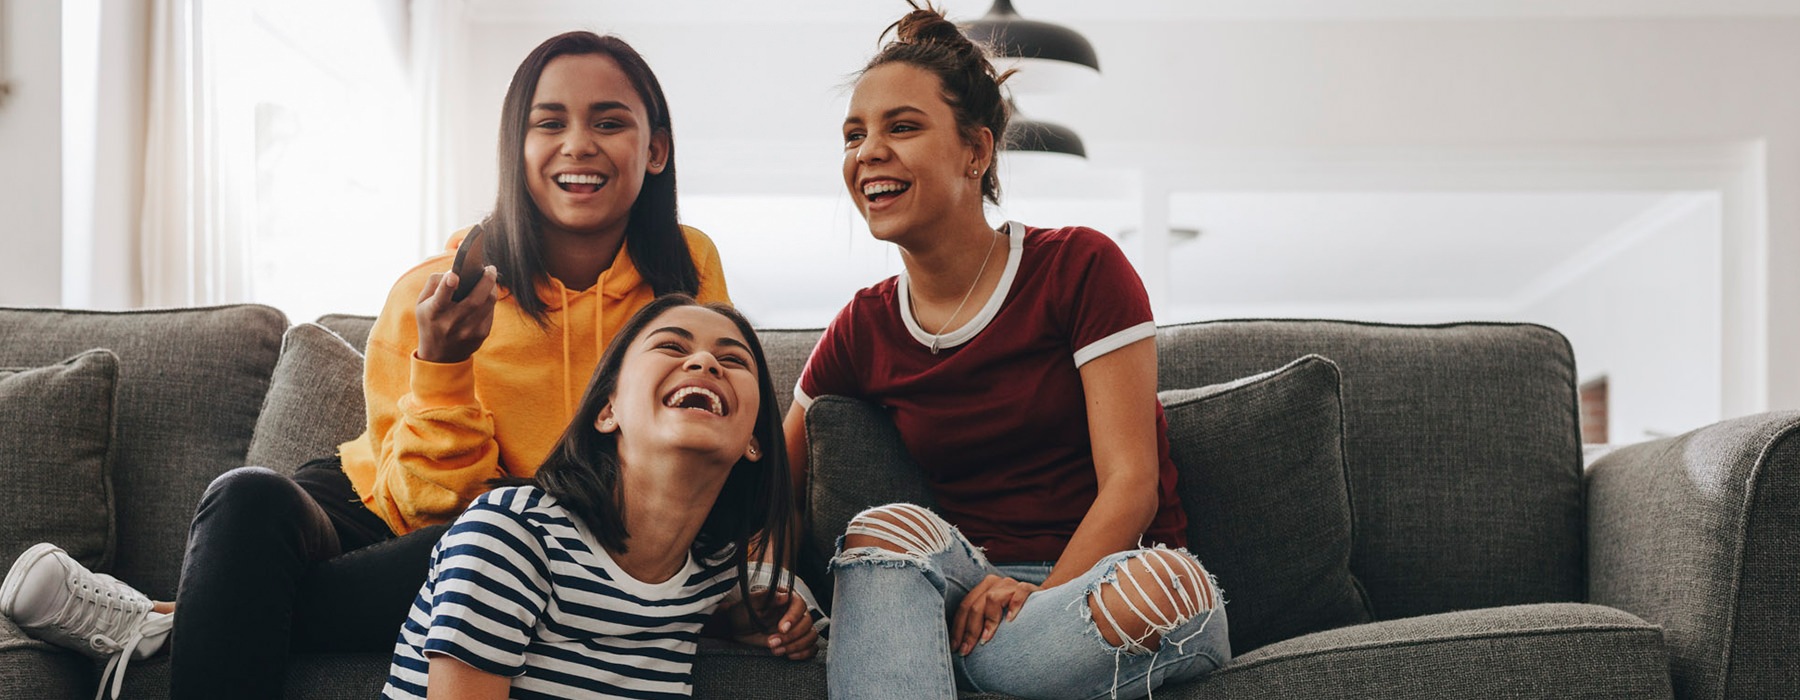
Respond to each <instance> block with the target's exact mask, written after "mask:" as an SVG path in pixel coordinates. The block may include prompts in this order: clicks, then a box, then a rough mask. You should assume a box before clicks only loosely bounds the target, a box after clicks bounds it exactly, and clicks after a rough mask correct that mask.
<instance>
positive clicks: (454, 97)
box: [410, 0, 472, 255]
mask: <svg viewBox="0 0 1800 700" xmlns="http://www.w3.org/2000/svg"><path fill="white" fill-rule="evenodd" d="M410 10H411V16H412V26H411V37H410V38H411V47H412V51H411V64H412V65H411V66H410V69H411V70H410V76H411V80H412V94H413V100H414V104H415V106H416V108H417V117H418V120H419V121H418V125H419V131H418V133H419V135H420V139H421V143H420V144H419V146H420V149H419V177H418V183H419V188H420V189H419V202H420V207H421V210H420V212H419V214H420V216H419V230H418V240H419V253H420V254H421V255H432V254H435V253H439V252H442V251H443V249H444V241H445V238H446V237H447V236H448V235H449V234H450V232H451V231H452V230H454V229H456V228H458V227H461V226H467V225H468V224H470V223H472V222H470V221H468V220H467V219H468V217H467V216H466V215H464V214H463V213H461V212H460V211H459V208H458V207H457V199H458V198H457V182H458V180H457V176H458V174H459V173H460V172H461V164H460V163H459V162H458V158H457V157H456V154H457V153H459V152H460V151H459V150H458V149H457V148H455V147H454V146H455V144H453V143H452V141H451V139H452V138H453V137H454V135H455V134H457V133H458V129H457V126H458V124H457V121H458V120H457V119H456V115H457V114H459V113H460V112H459V111H458V109H459V107H460V102H461V96H462V93H463V92H464V91H463V90H462V89H461V83H459V82H457V81H458V80H463V79H466V76H467V75H468V58H467V56H468V54H469V48H470V41H469V7H468V3H467V2H466V0H412V3H411V6H410Z"/></svg>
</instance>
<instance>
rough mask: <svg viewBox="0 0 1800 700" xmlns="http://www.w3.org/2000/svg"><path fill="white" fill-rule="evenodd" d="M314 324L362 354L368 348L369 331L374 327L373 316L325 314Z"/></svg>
mask: <svg viewBox="0 0 1800 700" xmlns="http://www.w3.org/2000/svg"><path fill="white" fill-rule="evenodd" d="M315 323H317V324H319V325H321V326H324V327H325V328H326V329H327V330H330V331H331V332H333V333H336V334H338V337H340V338H343V339H344V342H346V343H349V344H350V347H353V348H356V351H357V352H363V351H364V350H365V349H366V348H368V347H369V329H372V328H374V327H375V317H374V316H358V315H355V314H325V315H324V316H320V317H319V320H318V321H315Z"/></svg>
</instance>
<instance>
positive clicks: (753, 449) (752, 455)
mask: <svg viewBox="0 0 1800 700" xmlns="http://www.w3.org/2000/svg"><path fill="white" fill-rule="evenodd" d="M756 455H757V452H756V448H754V447H752V448H750V456H751V457H755V456H756Z"/></svg>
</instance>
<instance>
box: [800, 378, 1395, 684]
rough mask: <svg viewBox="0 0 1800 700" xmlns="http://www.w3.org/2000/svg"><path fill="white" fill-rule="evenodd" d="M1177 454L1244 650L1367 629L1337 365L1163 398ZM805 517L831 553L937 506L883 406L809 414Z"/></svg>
mask: <svg viewBox="0 0 1800 700" xmlns="http://www.w3.org/2000/svg"><path fill="white" fill-rule="evenodd" d="M1159 398H1160V399H1161V400H1162V401H1163V403H1164V406H1165V411H1166V413H1167V414H1168V421H1169V443H1170V444H1169V447H1170V454H1171V456H1172V457H1174V459H1175V464H1176V467H1177V468H1178V469H1179V470H1180V480H1179V483H1178V485H1177V489H1178V491H1179V492H1180V497H1181V502H1182V506H1183V507H1184V508H1185V509H1186V511H1187V516H1188V531H1187V532H1188V547H1189V549H1190V550H1191V551H1192V552H1193V553H1194V554H1195V555H1196V556H1198V557H1199V558H1200V561H1201V562H1202V563H1203V564H1204V565H1205V566H1206V568H1207V570H1208V571H1209V572H1210V573H1211V574H1213V575H1214V576H1216V577H1218V579H1219V584H1220V586H1221V587H1222V588H1223V590H1224V591H1225V600H1226V601H1227V603H1226V611H1227V612H1228V613H1229V615H1230V619H1231V625H1230V627H1231V648H1232V649H1233V650H1235V651H1237V652H1243V651H1248V650H1250V649H1255V648H1257V647H1260V646H1263V645H1266V644H1270V643H1273V642H1278V641H1281V640H1284V639H1289V638H1292V637H1297V636H1300V635H1303V634H1307V633H1310V632H1316V631H1320V630H1326V629H1332V628H1335V627H1342V626H1346V625H1353V624H1359V623H1363V622H1368V621H1369V620H1370V619H1371V616H1370V613H1369V609H1368V603H1367V600H1366V599H1365V598H1364V596H1363V594H1362V591H1361V589H1360V588H1359V587H1358V585H1357V583H1356V580H1355V578H1354V577H1353V576H1352V575H1351V574H1350V547H1351V522H1352V518H1351V504H1350V500H1349V494H1348V489H1347V488H1346V487H1345V483H1344V466H1343V451H1342V433H1341V427H1342V416H1343V412H1342V409H1341V404H1340V401H1339V397H1338V372H1337V368H1336V367H1335V366H1334V365H1332V363H1331V361H1330V360H1326V359H1324V358H1321V357H1316V356H1312V357H1306V358H1301V359H1299V360H1296V361H1294V362H1291V363H1289V364H1287V365H1286V366H1281V367H1279V368H1277V369H1274V370H1271V371H1268V372H1264V373H1262V374H1258V375H1255V376H1251V377H1246V378H1243V379H1241V380H1238V381H1233V382H1229V383H1225V384H1218V385H1212V386H1207V387H1200V388H1196V389H1188V390H1177V391H1166V392H1163V393H1162V394H1161V396H1160V397H1159ZM806 426H807V440H808V453H809V458H810V464H811V467H812V470H811V474H810V477H811V478H810V479H808V482H807V499H806V501H807V502H806V506H805V507H806V516H807V519H808V522H810V523H811V524H812V525H813V529H812V533H811V542H810V544H811V545H812V547H813V549H814V551H815V552H821V553H827V554H828V553H829V552H831V551H832V549H834V546H835V540H836V538H837V536H838V535H839V534H841V533H842V532H843V531H844V528H845V526H846V525H847V524H848V523H849V521H850V519H851V517H853V516H855V515H856V514H857V513H859V512H861V511H862V510H864V509H866V508H870V507H873V506H877V505H881V504H884V503H896V502H905V503H916V504H919V505H924V506H927V507H929V506H931V505H932V498H931V495H930V494H929V492H927V491H926V489H925V485H924V481H923V479H921V478H920V477H919V468H918V466H917V465H916V464H915V463H914V462H913V460H912V459H911V457H910V456H909V455H908V454H907V451H906V446H905V444H904V443H902V442H901V439H900V434H899V432H898V431H897V430H895V428H894V425H893V422H892V421H891V420H889V418H888V415H887V412H886V410H885V409H883V408H881V407H879V406H876V405H873V404H870V403H866V402H863V401H857V400H854V399H848V398H844V397H840V396H824V397H819V398H818V400H816V401H815V402H814V403H813V405H812V409H811V410H809V411H807V415H806Z"/></svg>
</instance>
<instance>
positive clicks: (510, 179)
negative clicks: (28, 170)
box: [482, 31, 700, 325]
mask: <svg viewBox="0 0 1800 700" xmlns="http://www.w3.org/2000/svg"><path fill="white" fill-rule="evenodd" d="M590 54H599V55H604V56H608V57H610V58H612V59H613V60H614V61H616V62H617V63H618V64H619V67H620V68H622V69H624V71H625V77H626V78H627V79H629V80H630V81H631V86H632V87H633V88H636V90H637V94H638V98H639V99H642V100H643V101H644V111H645V112H646V116H647V117H648V119H649V123H650V124H649V125H650V128H651V130H652V132H661V133H663V134H665V135H666V136H667V137H668V139H669V156H668V160H667V162H666V164H665V167H664V168H663V171H662V172H661V173H657V174H650V173H645V174H644V175H645V177H644V187H643V189H642V190H639V191H638V196H637V199H636V200H635V201H633V202H632V205H631V215H630V220H629V221H628V222H627V223H626V224H625V249H626V250H627V251H628V252H629V253H630V255H631V262H632V264H633V265H635V266H636V267H637V270H638V274H640V275H642V276H643V278H644V281H646V282H648V283H649V284H650V288H651V290H652V291H654V292H655V293H656V294H657V295H659V296H660V295H663V294H670V293H674V292H681V293H684V294H699V293H700V271H699V269H698V268H696V267H695V266H694V259H693V256H692V255H690V254H689V253H688V247H687V237H686V236H684V235H682V232H681V218H680V216H679V214H678V212H677V211H676V207H675V130H674V126H673V125H672V122H671V121H670V119H669V102H668V100H667V99H666V98H664V97H663V89H662V83H660V82H658V81H657V80H656V74H655V73H654V72H651V70H650V64H648V63H645V62H644V57H643V56H640V55H638V52H637V51H636V50H635V49H633V48H631V45H630V44H627V43H625V41H624V40H623V39H620V38H618V37H616V36H612V35H607V36H600V35H598V34H595V33H593V32H582V31H576V32H568V33H566V34H559V35H557V36H553V37H551V38H550V39H548V40H546V41H545V42H544V43H542V44H539V45H538V47H537V48H535V49H532V51H531V54H530V55H528V56H526V57H525V61H524V62H523V63H520V64H519V68H518V70H517V71H514V72H513V77H512V84H510V85H508V86H507V88H506V100H505V101H504V102H503V103H502V105H501V108H500V146H499V160H500V188H499V193H498V195H497V196H496V197H495V201H494V213H493V214H490V215H489V216H488V218H487V219H486V220H485V221H483V222H482V225H483V226H484V227H488V233H489V234H498V235H488V236H487V240H485V241H483V245H484V246H485V247H484V249H483V251H484V252H485V253H487V259H488V261H489V262H491V263H492V264H493V265H494V267H495V268H497V269H498V270H499V271H500V284H501V285H502V286H504V287H506V289H507V291H510V292H512V294H513V298H515V299H517V300H518V301H519V308H521V309H523V310H524V311H525V313H526V314H527V315H529V316H531V318H532V320H534V321H537V322H538V324H539V325H543V324H545V323H547V322H548V318H549V316H548V314H549V312H548V310H547V308H546V305H545V303H544V300H543V299H540V298H538V295H537V288H536V287H535V285H536V283H537V280H538V279H539V278H540V277H543V276H544V275H546V274H548V273H547V272H545V269H546V266H545V264H544V243H543V238H542V237H541V236H540V235H539V232H540V230H541V229H542V227H543V224H544V214H543V212H542V211H540V210H539V209H538V207H537V203H536V202H533V201H532V199H531V190H530V189H529V188H528V187H526V185H525V130H526V129H527V128H529V127H530V117H531V98H532V96H533V95H534V94H536V93H537V85H538V78H539V77H540V76H542V75H543V73H544V66H547V65H549V64H550V61H551V60H552V59H555V58H557V57H559V56H580V55H590Z"/></svg>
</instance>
